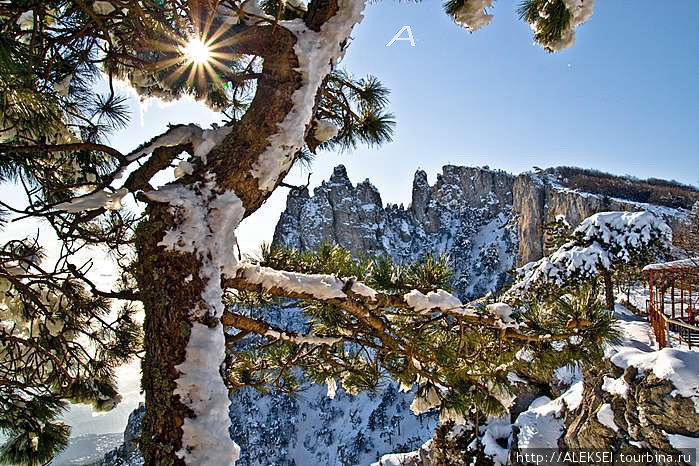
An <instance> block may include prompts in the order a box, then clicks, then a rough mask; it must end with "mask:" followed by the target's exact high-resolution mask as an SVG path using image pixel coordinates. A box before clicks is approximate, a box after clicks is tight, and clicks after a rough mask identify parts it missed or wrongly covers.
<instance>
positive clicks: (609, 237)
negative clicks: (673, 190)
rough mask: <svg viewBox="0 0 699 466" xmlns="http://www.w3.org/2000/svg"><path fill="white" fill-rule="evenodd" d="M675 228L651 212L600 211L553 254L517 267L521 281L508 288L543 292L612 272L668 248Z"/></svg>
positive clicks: (580, 226)
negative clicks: (672, 228)
mask: <svg viewBox="0 0 699 466" xmlns="http://www.w3.org/2000/svg"><path fill="white" fill-rule="evenodd" d="M671 241H672V230H671V229H670V227H669V226H668V225H667V223H665V222H664V221H663V220H662V219H661V218H660V217H658V216H656V215H655V214H653V213H651V212H646V211H644V212H601V213H598V214H594V215H592V216H591V217H588V218H586V219H585V220H583V221H582V222H581V223H580V225H578V227H577V228H575V230H574V231H573V233H572V235H571V239H570V241H568V242H567V243H565V244H563V245H562V246H561V247H559V248H558V249H557V250H556V251H554V252H553V253H552V254H551V255H550V256H548V257H544V258H542V259H540V260H538V261H536V262H530V263H529V264H526V265H525V266H523V267H521V268H520V269H518V271H517V272H518V275H519V280H518V281H517V283H516V284H515V285H514V286H513V287H512V288H511V290H510V291H509V293H510V294H517V293H520V292H525V293H526V292H532V293H541V292H542V291H544V289H545V288H547V287H550V286H553V287H555V288H558V289H561V288H566V287H569V286H573V285H577V284H580V283H582V282H585V281H588V280H591V279H595V278H597V277H599V276H604V275H605V274H610V273H612V272H613V271H614V270H615V269H616V268H617V267H619V266H623V265H625V264H629V263H631V262H633V261H635V260H637V259H638V258H641V257H644V256H646V255H647V254H652V253H653V252H656V251H657V252H661V251H662V250H663V249H665V248H667V247H669V245H670V243H671Z"/></svg>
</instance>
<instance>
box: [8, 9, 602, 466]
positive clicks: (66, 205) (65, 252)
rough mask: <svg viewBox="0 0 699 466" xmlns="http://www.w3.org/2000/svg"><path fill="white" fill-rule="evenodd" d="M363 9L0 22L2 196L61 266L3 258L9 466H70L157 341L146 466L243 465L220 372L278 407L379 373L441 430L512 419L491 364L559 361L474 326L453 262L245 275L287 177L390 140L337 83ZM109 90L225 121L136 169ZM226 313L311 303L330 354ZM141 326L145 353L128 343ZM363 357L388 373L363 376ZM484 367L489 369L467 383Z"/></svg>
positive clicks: (568, 14)
mask: <svg viewBox="0 0 699 466" xmlns="http://www.w3.org/2000/svg"><path fill="white" fill-rule="evenodd" d="M491 4H492V2H491V1H490V0H453V1H452V0H450V1H448V2H446V5H445V8H446V11H447V13H448V14H449V15H451V16H452V17H453V19H454V20H455V21H456V22H457V23H458V24H461V25H463V26H464V27H466V28H467V29H469V30H470V31H474V30H476V29H478V28H480V27H482V26H484V25H485V24H487V23H488V22H489V21H490V18H491V16H492V15H491V14H490V13H489V8H490V7H491ZM364 6H365V1H364V0H312V1H311V2H310V3H309V4H308V5H306V4H304V3H302V2H297V1H287V2H284V1H279V2H277V1H274V0H264V1H261V2H256V1H255V0H243V1H240V0H220V1H219V0H182V1H174V2H166V1H162V0H155V1H148V2H140V1H139V2H137V1H132V0H119V1H116V0H114V1H112V0H106V1H102V0H100V1H92V0H87V1H75V2H68V1H64V0H42V1H38V0H20V1H13V2H4V3H0V154H1V155H2V157H1V158H0V181H2V182H8V183H10V182H11V183H15V184H16V185H17V186H18V187H20V189H23V190H24V192H25V194H26V203H25V205H23V206H15V205H10V204H8V203H6V202H4V201H0V202H1V204H0V206H2V209H4V210H5V211H7V215H10V216H11V217H12V219H13V220H20V219H24V218H32V219H36V220H40V221H42V222H43V223H44V225H46V226H48V227H49V228H50V230H51V232H52V234H53V235H55V236H56V240H57V242H58V249H57V250H58V251H60V254H59V258H58V259H57V260H56V261H52V262H51V263H48V262H45V261H42V251H43V249H44V248H46V247H47V245H46V244H40V239H42V238H39V237H34V238H20V239H15V240H12V241H8V242H6V243H5V244H4V245H2V252H1V254H2V255H1V256H0V258H1V261H0V266H1V268H0V286H1V287H2V307H0V313H2V324H0V351H2V358H1V359H0V377H2V385H1V386H0V404H2V408H3V409H2V413H1V414H0V428H1V429H2V430H3V431H5V432H6V433H7V434H8V437H9V440H8V442H7V443H6V445H5V446H4V447H3V450H2V455H3V456H2V461H4V462H8V463H20V464H39V463H43V462H45V461H46V460H47V459H48V458H50V457H51V456H52V455H54V454H55V453H56V452H57V451H58V450H59V449H60V448H62V446H64V445H65V443H66V439H67V437H68V435H69V434H68V427H67V426H63V425H61V424H60V423H58V421H56V419H57V417H58V416H59V415H60V412H61V411H62V410H63V408H64V407H65V403H66V402H68V401H77V402H89V403H92V404H93V405H94V406H95V407H96V408H98V409H109V407H111V406H113V405H114V403H116V402H117V401H118V399H119V398H118V394H117V393H116V390H115V383H114V375H113V371H114V368H115V367H116V366H118V365H119V364H121V363H123V362H124V361H126V360H128V359H129V358H131V357H133V356H134V355H135V354H136V353H137V352H138V351H139V350H140V343H141V333H142V331H143V333H144V334H145V337H144V338H143V340H142V342H143V347H142V348H143V351H144V357H143V362H142V370H143V381H142V386H143V389H144V391H145V394H146V414H145V420H144V430H143V437H142V439H141V446H142V450H143V452H144V454H145V458H146V463H147V464H150V465H155V464H158V465H160V464H178V465H180V464H201V463H204V462H208V464H230V463H231V462H234V461H235V459H236V458H237V456H238V449H237V446H236V445H235V444H233V443H232V442H231V441H230V439H229V437H228V421H227V416H226V412H227V408H228V397H227V394H228V389H229V387H227V386H226V385H224V381H223V379H222V377H221V374H220V371H219V369H220V368H221V366H222V365H223V363H224V359H225V358H226V357H228V358H229V364H226V365H225V366H224V367H225V368H226V370H225V378H226V381H227V382H228V384H229V386H230V387H235V386H237V385H240V384H244V383H247V382H248V381H258V380H259V381H260V383H264V384H268V383H270V380H271V379H270V377H271V376H272V375H274V374H276V376H277V377H279V378H278V379H275V380H277V381H282V382H283V383H285V384H288V385H290V386H293V383H294V381H293V374H291V372H289V370H288V368H289V367H291V366H297V367H302V368H304V369H305V370H306V371H307V372H308V374H310V376H311V378H313V379H314V380H317V381H319V382H323V381H327V380H328V379H329V378H333V377H337V378H339V379H341V380H342V383H343V384H344V385H345V386H346V387H355V388H356V389H364V388H369V387H371V386H373V385H374V384H375V382H376V380H377V378H378V377H380V374H382V373H383V371H388V372H389V373H391V374H392V375H394V376H396V377H398V378H399V380H402V381H404V382H405V383H417V384H418V385H419V386H420V389H419V394H420V395H419V402H418V403H417V405H418V408H417V409H418V410H420V409H427V408H431V407H434V406H435V402H437V401H439V402H440V403H441V405H442V409H443V410H446V411H445V412H447V413H450V414H449V416H450V417H458V414H459V412H461V411H463V410H464V409H466V407H467V406H469V408H468V409H471V405H474V406H480V408H479V409H482V410H483V411H485V412H490V411H493V410H497V408H498V404H497V402H496V401H497V400H496V399H495V398H494V397H493V396H492V394H491V393H490V392H489V391H488V390H489V389H490V388H492V387H499V386H504V384H506V382H505V380H504V378H503V375H502V374H501V373H499V372H498V371H496V368H495V367H494V366H493V363H492V361H491V360H489V359H491V358H486V357H484V356H483V355H486V354H493V352H495V351H497V353H495V354H498V355H499V356H497V358H494V359H497V360H499V359H502V360H503V361H505V360H507V358H508V356H506V355H508V354H510V353H511V352H512V351H513V350H514V349H515V348H516V347H517V345H520V346H521V345H522V344H531V345H534V346H537V345H546V344H547V341H548V339H549V337H547V338H544V339H540V338H539V335H537V334H536V332H534V331H532V330H530V329H527V328H526V327H520V326H518V325H516V324H515V323H514V322H513V321H512V317H511V316H510V315H509V311H507V312H505V313H502V312H501V311H503V310H504V309H505V308H502V307H500V308H493V309H489V310H488V309H482V310H473V309H471V308H470V307H467V306H462V305H461V303H459V302H458V300H456V298H454V297H453V296H451V295H450V294H448V293H447V292H446V291H444V289H443V288H446V284H445V282H444V277H445V273H444V266H443V264H442V262H440V261H439V260H438V259H435V258H433V259H429V260H427V261H426V262H425V263H424V264H422V265H419V266H417V265H416V266H411V267H404V268H396V267H395V266H394V265H392V264H390V263H387V262H386V263H384V262H376V263H371V264H369V263H368V262H366V261H360V262H358V263H353V262H351V261H349V260H348V259H347V258H346V257H345V258H344V259H342V256H343V254H344V255H345V256H346V253H342V252H338V251H328V250H324V251H320V252H319V253H318V254H317V255H314V256H309V257H305V258H303V257H297V256H295V255H294V254H292V253H279V252H275V253H274V254H270V255H269V256H268V257H267V258H266V259H265V260H266V261H267V262H266V263H270V264H277V265H278V266H279V267H281V268H282V270H285V271H276V270H274V269H271V268H268V267H266V266H263V265H261V264H254V263H250V262H247V261H238V259H237V257H236V255H235V253H234V251H235V230H236V227H237V226H238V224H239V223H240V221H241V220H242V219H243V218H245V217H247V216H250V215H252V214H253V213H254V212H255V211H256V210H257V209H258V208H259V207H260V206H261V205H262V204H263V203H264V202H265V200H266V199H267V198H268V197H269V196H270V195H271V193H272V192H273V191H274V189H275V188H277V187H278V186H280V185H281V184H282V181H283V179H284V176H285V175H286V174H287V173H288V172H289V170H290V169H291V167H292V166H293V165H294V164H295V163H308V162H310V160H311V159H312V158H313V156H314V155H315V154H317V153H318V152H319V151H321V150H329V149H340V150H342V149H348V148H353V147H355V146H356V145H358V144H368V145H378V144H382V143H384V142H386V141H389V140H390V139H391V137H392V131H393V127H394V121H393V116H392V115H391V114H390V112H388V110H387V105H388V90H387V89H386V88H385V87H384V86H383V85H382V84H381V83H380V81H379V80H378V79H377V78H375V77H372V76H368V77H363V78H357V77H354V76H353V75H352V74H351V73H350V72H349V71H347V70H343V69H342V68H341V66H340V65H339V62H340V60H341V56H342V54H343V53H344V51H345V50H346V48H347V47H348V45H349V42H350V40H349V39H350V33H351V31H352V28H353V26H354V25H355V24H356V23H358V22H359V21H360V20H361V18H362V10H363V8H364ZM591 7H592V1H591V0H588V1H585V2H571V1H569V0H555V1H546V2H542V1H538V0H534V1H527V2H525V3H524V4H523V5H522V9H521V12H520V13H521V15H522V17H523V18H524V19H525V20H526V21H528V22H529V23H530V24H531V25H532V27H533V29H534V32H535V39H536V40H537V41H538V42H539V43H540V44H542V45H543V46H544V47H545V48H546V50H548V51H555V50H559V49H560V48H563V47H567V46H569V45H571V44H572V38H573V37H574V31H575V28H576V27H577V26H578V25H579V24H580V23H582V22H583V21H585V20H586V19H587V18H588V17H589V16H590V14H591V11H592V10H591ZM116 80H121V81H125V82H127V83H128V84H129V85H130V86H131V87H132V88H133V89H135V90H136V92H138V93H139V94H140V95H141V96H144V97H145V96H156V97H159V98H161V99H166V100H168V99H177V98H179V97H181V96H184V95H192V96H194V97H195V98H197V99H199V100H202V101H204V102H205V103H206V104H207V105H209V106H210V107H211V108H212V109H215V110H218V111H220V112H221V114H222V115H224V116H225V124H224V125H222V126H220V127H218V126H217V127H212V128H210V129H202V128H199V127H198V126H196V125H193V124H191V125H177V126H173V127H171V128H169V129H168V130H167V131H166V132H165V133H163V134H162V135H160V136H158V137H156V138H154V139H153V140H151V141H145V142H144V143H143V144H141V145H140V146H139V147H138V148H137V149H136V150H134V151H132V152H131V153H128V154H123V153H121V152H120V151H118V150H116V149H114V148H113V147H111V146H110V145H109V143H108V140H107V136H108V135H109V134H110V133H111V132H113V131H114V130H118V129H121V128H123V127H124V126H126V125H127V124H128V122H129V115H128V112H127V107H126V104H125V96H124V95H122V94H120V91H119V88H118V86H116V84H115V81H116ZM173 165H176V166H177V168H176V170H175V173H174V175H175V179H173V180H172V181H171V182H170V183H168V184H167V185H166V186H164V187H161V188H159V189H157V190H156V189H154V188H153V186H152V184H151V183H152V180H153V178H154V177H155V176H156V175H157V174H159V173H160V172H162V171H163V170H167V169H170V168H171V167H172V166H173ZM127 195H132V196H133V197H134V199H135V200H136V201H137V202H136V206H137V208H136V209H135V210H133V211H131V210H129V209H127V208H125V207H124V206H123V200H124V198H125V197H126V196H127ZM44 241H45V240H44ZM94 246H99V247H104V248H107V249H108V250H109V252H110V254H111V255H112V256H113V257H114V259H115V261H116V263H117V264H118V266H119V278H120V280H119V283H118V285H119V286H118V289H117V290H102V289H100V288H99V287H98V286H97V285H95V284H94V283H93V282H92V281H90V279H89V278H88V271H89V269H90V267H91V263H90V262H89V261H88V262H86V263H83V264H80V265H78V264H76V263H75V261H76V260H77V257H78V253H79V252H80V251H84V250H87V249H88V248H90V247H94ZM324 254H325V256H324ZM338 256H339V257H338ZM284 257H286V258H284ZM275 261H277V262H275ZM330 264H334V265H332V266H331V265H330ZM339 277H344V278H339ZM347 277H364V278H366V279H367V280H368V281H369V284H364V283H361V282H359V281H357V279H356V278H347ZM372 284H373V285H374V286H376V287H377V289H373V288H371V285H372ZM229 289H234V290H238V291H237V292H236V294H237V295H239V296H243V295H244V294H246V293H257V294H266V295H274V296H277V297H279V298H286V299H300V300H301V301H302V302H304V303H306V304H304V308H305V310H306V312H307V313H308V315H309V316H310V317H311V318H312V319H313V320H312V322H313V323H312V326H311V329H310V331H311V332H316V333H311V335H316V334H317V335H322V336H321V337H315V336H314V337H310V336H308V335H306V336H304V335H300V336H298V335H294V336H291V335H289V334H288V333H284V332H281V331H279V330H277V329H271V328H270V327H269V325H268V324H267V323H265V322H258V321H251V320H249V319H246V318H245V316H244V315H236V314H234V313H231V312H230V311H229V310H227V309H226V308H224V298H225V297H226V296H227V294H228V290H229ZM224 292H225V293H224ZM117 300H118V302H119V303H126V304H118V303H117ZM117 306H121V307H117ZM139 307H140V308H142V309H143V310H144V311H145V322H144V325H143V329H141V327H140V326H139V325H137V324H136V323H135V321H134V319H133V314H134V311H135V309H137V308H139ZM224 311H225V312H224ZM222 321H223V323H222ZM224 324H225V325H226V326H230V327H235V328H237V329H238V330H240V331H241V332H247V333H248V334H252V333H256V334H258V335H259V337H260V338H263V339H270V340H272V341H273V342H274V345H272V346H271V347H272V348H274V351H273V352H272V354H271V355H270V354H265V355H258V354H257V353H255V352H242V353H239V354H238V353H233V354H229V355H228V356H226V354H225V352H224V348H225V346H226V341H225V336H224V332H223V327H224ZM581 331H584V330H581ZM455 332H456V333H455ZM566 332H568V333H569V332H570V329H568V330H566ZM548 333H550V334H551V337H550V338H551V339H563V338H566V335H567V334H566V333H561V332H555V331H549V332H548ZM456 334H458V335H459V338H458V339H457V338H455V335H456ZM225 335H229V333H226V334H225ZM229 336H230V335H229ZM331 342H332V343H331ZM362 346H363V347H366V348H371V349H372V353H371V354H373V355H374V356H371V357H365V356H364V355H363V354H364V353H362V352H359V351H358V349H357V348H359V347H362ZM299 348H302V353H301V355H300V356H299V353H298V351H299ZM306 353H308V354H306ZM472 353H473V354H480V355H481V356H478V357H475V359H474V360H473V365H469V366H468V367H466V366H465V361H466V359H464V357H465V355H467V354H472ZM291 356H293V357H291ZM301 356H302V357H301ZM290 357H291V358H290ZM270 358H271V359H270ZM269 361H272V362H273V363H274V364H276V366H275V365H274V364H272V365H270V363H269ZM468 361H469V364H471V363H470V359H469V360H468ZM449 367H453V368H460V369H458V370H456V369H454V370H447V369H448V368H449ZM476 368H477V369H478V370H482V371H483V373H478V372H473V370H474V369H476ZM438 384H439V385H438ZM441 387H447V388H446V391H443V390H442V388H441Z"/></svg>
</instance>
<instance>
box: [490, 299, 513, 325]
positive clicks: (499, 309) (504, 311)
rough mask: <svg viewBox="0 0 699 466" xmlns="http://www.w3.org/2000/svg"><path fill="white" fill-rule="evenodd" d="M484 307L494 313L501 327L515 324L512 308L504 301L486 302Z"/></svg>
mask: <svg viewBox="0 0 699 466" xmlns="http://www.w3.org/2000/svg"><path fill="white" fill-rule="evenodd" d="M485 309H486V311H488V312H489V313H491V314H494V315H495V316H496V317H497V318H498V319H499V320H500V322H502V324H503V325H502V326H503V327H513V326H516V325H515V320H514V319H513V318H512V313H513V312H514V309H512V308H511V307H510V306H509V305H507V304H505V303H493V304H488V305H487V306H486V307H485Z"/></svg>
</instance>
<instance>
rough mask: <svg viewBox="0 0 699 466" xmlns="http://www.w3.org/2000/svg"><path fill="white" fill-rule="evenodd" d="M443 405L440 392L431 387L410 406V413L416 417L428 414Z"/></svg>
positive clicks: (416, 397)
mask: <svg viewBox="0 0 699 466" xmlns="http://www.w3.org/2000/svg"><path fill="white" fill-rule="evenodd" d="M440 404H441V400H440V398H439V392H437V389H436V388H434V387H429V388H428V389H427V391H426V392H425V393H423V394H422V395H417V396H415V399H414V400H413V402H412V403H411V404H410V411H412V412H413V414H415V415H416V416H419V415H420V414H423V413H426V412H427V411H430V410H432V409H434V408H436V407H437V406H439V405H440Z"/></svg>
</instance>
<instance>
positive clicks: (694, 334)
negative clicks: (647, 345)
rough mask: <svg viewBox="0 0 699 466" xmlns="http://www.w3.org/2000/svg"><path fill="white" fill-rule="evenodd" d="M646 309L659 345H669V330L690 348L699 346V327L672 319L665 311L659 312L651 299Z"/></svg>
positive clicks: (663, 346) (662, 346)
mask: <svg viewBox="0 0 699 466" xmlns="http://www.w3.org/2000/svg"><path fill="white" fill-rule="evenodd" d="M646 311H647V312H648V321H649V322H650V324H651V327H653V333H654V334H655V341H656V342H657V343H658V347H660V348H665V347H666V346H668V332H673V333H675V334H677V336H678V337H679V338H680V340H682V341H684V342H685V343H686V344H687V345H688V346H689V349H692V346H699V327H697V326H695V325H690V324H688V323H686V322H682V321H681V320H677V319H671V318H670V317H668V316H666V315H665V314H664V313H663V312H659V311H658V310H657V309H656V308H655V306H654V305H653V302H652V301H650V300H647V301H646Z"/></svg>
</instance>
